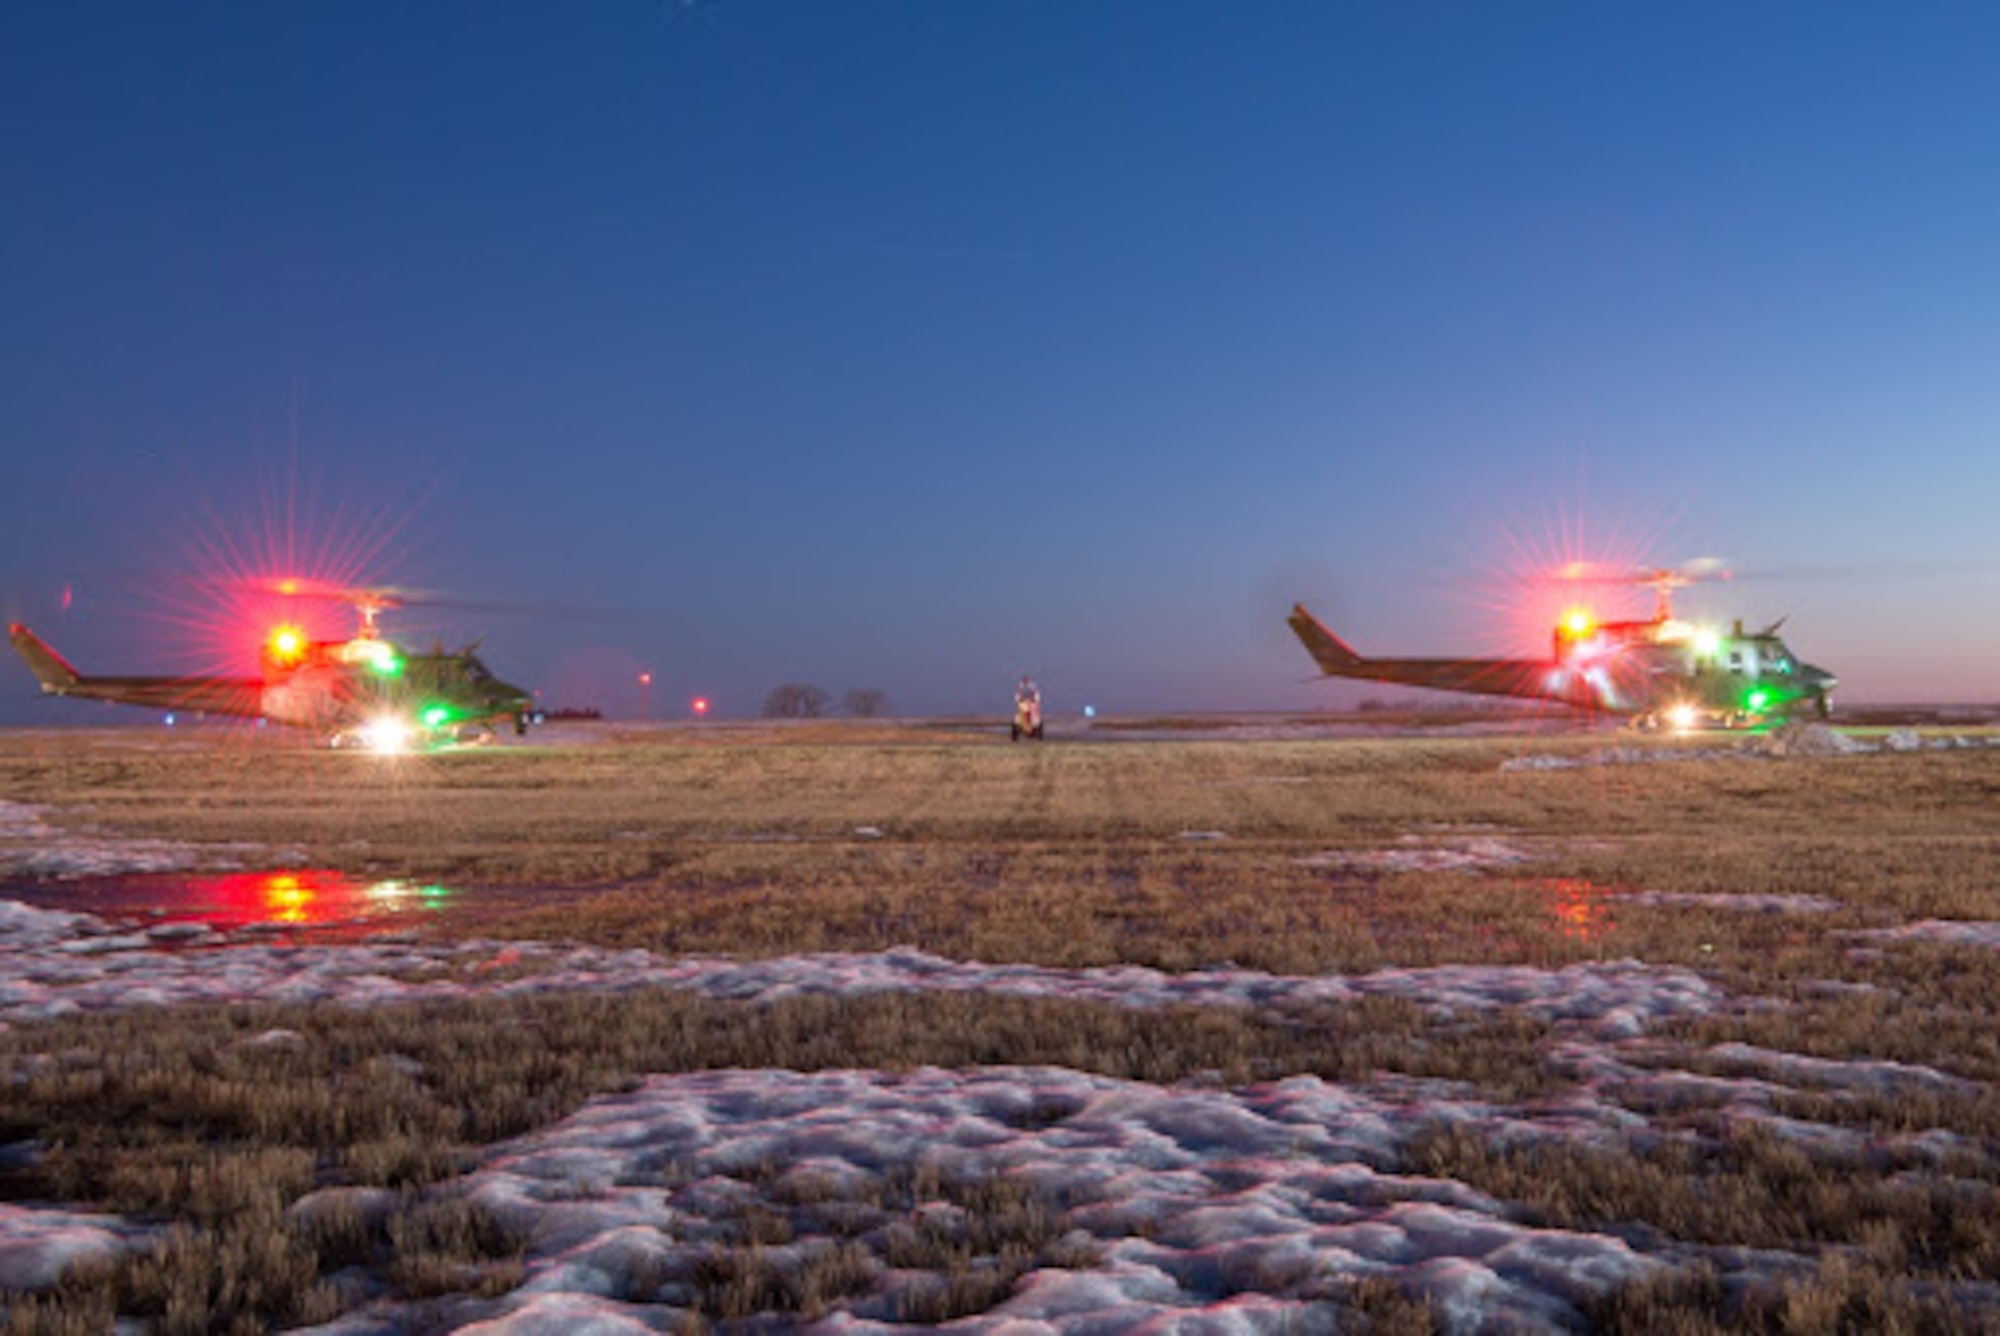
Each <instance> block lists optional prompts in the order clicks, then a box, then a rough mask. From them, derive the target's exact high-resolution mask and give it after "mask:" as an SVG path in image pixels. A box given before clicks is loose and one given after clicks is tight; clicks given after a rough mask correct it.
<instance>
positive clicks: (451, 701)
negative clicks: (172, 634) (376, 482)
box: [7, 580, 540, 752]
mask: <svg viewBox="0 0 2000 1336" xmlns="http://www.w3.org/2000/svg"><path fill="white" fill-rule="evenodd" d="M269 588H270V590H271V591H272V592H276V593H279V594H283V595H285V596H288V597H293V596H297V597H308V598H329V599H336V600H338V601H341V602H345V603H347V604H348V605H349V606H351V607H352V608H353V609H354V610H355V613H356V615H357V617H358V618H359V620H360V626H359V628H358V630H357V631H356V633H355V634H354V635H353V636H352V637H351V638H349V639H346V640H314V639H311V638H310V637H308V636H307V635H306V633H305V632H304V631H302V630H301V629H300V628H299V627H298V626H296V625H293V624H291V623H285V624H282V625H279V626H277V627H274V628H273V629H272V631H271V632H270V634H269V635H268V636H267V637H266V638H265V640H264V643H263V646H262V649H261V651H260V653H259V659H260V665H259V666H260V668H261V670H262V671H261V674H260V675H259V676H256V677H223V676H200V675H197V676H180V677H106V676H95V675H86V674H83V673H79V672H78V671H77V670H76V669H75V668H73V667H72V666H70V664H69V662H68V660H66V659H64V658H63V657H62V656H61V655H60V654H58V653H56V651H55V650H54V649H52V648H50V647H49V645H48V643H47V642H45V641H44V640H42V639H41V637H39V636H37V635H36V634H35V633H34V632H33V631H31V630H29V629H28V628H27V627H25V626H23V625H21V624H19V623H13V624H10V625H9V626H8V628H7V632H8V638H9V640H11V641H12V642H13V645H14V649H15V651H16V652H17V653H18V654H20V656H21V658H22V659H23V660H25V661H26V662H27V665H28V667H29V668H30V669H32V670H33V671H34V674H35V677H36V678H37V679H38V680H39V681H40V682H41V684H42V691H43V692H44V693H45V694H47V695H51V696H76V697H79V698H82V699H85V700H102V701H110V702H113V703H116V704H120V705H138V706H145V707H148V708H151V709H157V710H188V711H193V712H196V713H200V714H213V715H225V716H234V717H238V718H249V719H265V720H269V721H271V722H272V723H276V724H285V725H289V726H291V727H295V728H303V729H310V730H312V731H313V732H315V733H317V734H318V735H319V736H320V737H321V738H323V739H324V740H325V741H326V742H327V743H328V745H330V746H334V747H365V748H368V749H369V750H372V751H380V752H394V751H402V750H406V749H408V748H410V747H412V746H425V745H431V744H436V743H443V742H469V741H486V740H489V739H490V738H491V737H492V736H493V731H494V726H495V725H496V724H500V723H508V724H511V725H512V726H513V729H514V731H515V732H516V733H517V734H521V733H526V732H527V731H528V726H529V724H531V723H534V722H536V721H537V720H538V719H539V718H540V712H539V711H537V710H536V709H535V708H534V701H533V697H532V696H531V695H530V694H529V693H528V692H527V691H525V690H523V689H522V688H520V687H517V686H513V685H510V684H509V683H506V682H503V681H501V680H500V679H499V678H497V677H495V676H494V675H493V674H492V672H491V671H490V670H489V669H488V668H487V667H486V665H485V664H484V663H482V662H481V661H480V658H479V655H478V653H477V652H476V651H477V649H478V646H477V644H473V645H468V646H467V647H466V648H465V649H463V650H461V651H459V652H457V653H451V652H448V651H446V650H445V649H444V647H443V646H442V645H439V646H437V647H436V648H435V649H434V650H433V651H432V652H431V653H429V654H412V653H409V652H407V651H406V650H404V649H402V648H400V647H399V646H397V645H395V644H393V643H392V642H390V641H388V640H385V639H384V638H383V637H382V634H381V631H380V628H379V627H378V626H377V618H378V617H379V616H380V615H381V614H382V613H383V612H386V611H389V610H391V609H394V608H399V607H402V606H404V605H405V602H406V597H405V595H403V594H402V593H400V592H398V591H396V590H390V589H339V588H331V587H322V586H318V585H315V584H313V583H311V582H306V581H297V580H282V581H273V582H270V584H269Z"/></svg>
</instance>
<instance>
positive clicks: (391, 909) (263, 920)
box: [158, 868, 451, 929]
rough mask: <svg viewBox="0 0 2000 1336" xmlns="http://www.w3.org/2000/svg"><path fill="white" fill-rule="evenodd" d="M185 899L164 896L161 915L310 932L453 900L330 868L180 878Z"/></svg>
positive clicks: (440, 890) (435, 890)
mask: <svg viewBox="0 0 2000 1336" xmlns="http://www.w3.org/2000/svg"><path fill="white" fill-rule="evenodd" d="M176 880H177V881H180V882H181V883H182V884H181V885H180V886H179V887H176V888H174V889H178V890H179V891H180V894H178V895H175V894H171V893H164V892H166V891H167V889H168V888H166V887H162V888H161V890H162V892H163V894H162V895H161V901H162V903H161V904H160V905H159V906H158V908H159V910H160V912H162V913H163V914H164V915H166V916H167V917H170V918H177V919H188V920H195V921H199V922H203V923H207V924H208V925H210V926H211V927H214V928H219V929H228V928H241V927H250V926H256V925H265V926H271V927H311V926H316V925H322V924H330V923H351V922H355V921H357V920H361V919H376V918H381V917H382V916H384V915H387V914H399V913H403V912H405V911H409V910H417V909H436V908H438V907H439V906H440V905H442V904H443V903H444V902H445V901H446V900H448V899H449V898H450V896H451V892H449V891H447V890H446V889H445V888H444V887H442V886H430V885H422V884H419V883H417V882H412V881H401V880H395V879H389V880H375V881H369V880H363V879H361V878H358V877H351V876H349V875H348V874H347V873H345V872H336V871H333V870H331V869H328V868H294V869H289V870H287V871H283V872H237V873H225V874H222V875H219V876H212V877H189V878H185V879H176Z"/></svg>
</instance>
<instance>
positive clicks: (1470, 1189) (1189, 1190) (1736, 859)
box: [0, 715, 2000, 1332]
mask: <svg viewBox="0 0 2000 1336" xmlns="http://www.w3.org/2000/svg"><path fill="white" fill-rule="evenodd" d="M1992 740H1993V739H1992V737H1991V736H1990V730H1988V729H1986V728H1984V727H1983V726H1978V725H1974V724H1970V723H1962V722H1954V723H1949V724H1943V725H1938V724H1933V725H1931V726H1929V727H1925V728H1922V729H1910V728H1907V727H1903V726H1902V725H1901V723H1900V722H1899V721H1893V720H1890V721H1884V722H1883V723H1882V726H1881V727H1879V728H1875V729H1872V730H1860V731H1857V732H1856V733H1852V734H1836V733H1832V732H1830V731H1826V730H1818V731H1811V732H1806V733H1791V734H1783V735H1764V736H1756V737H1736V736H1733V735H1731V736H1704V737H1696V738H1687V739H1672V738H1639V737H1635V736H1632V735H1629V734H1625V733H1614V732H1605V731H1571V730H1561V729H1549V730H1545V731H1530V732H1522V731H1518V730H1517V729H1511V728H1505V727H1498V728H1497V727H1496V726H1495V725H1494V724H1493V723H1492V721H1491V720H1490V719H1487V718H1485V717H1482V716H1478V715H1474V716H1471V717H1466V718H1451V719H1444V720H1439V719H1435V718H1433V719H1425V720H1409V719H1391V718H1374V719H1350V720H1343V721H1325V720H1310V719H1308V720H1240V719H1235V720H1206V719H1174V720H1154V721H1144V722H1143V723H1134V724H1129V725H1127V726H1123V727H1104V728H1094V729H1090V730H1088V731H1087V732H1084V731H1081V730H1078V731H1076V732H1073V733H1071V734H1069V735H1067V736H1057V737H1055V738H1052V739H1051V740H1050V741H1049V742H1047V743H1044V744H1039V745H1035V744H1020V745H1013V744H1010V743H1008V741H1007V740H1006V736H1005V734H1004V732H998V731H996V730H994V729H992V728H991V727H990V726H981V725H976V724H972V723H953V722H943V723H935V724H918V723H900V722H884V723H879V724H871V723H861V722H856V723H851V724H850V723H832V724H801V725H796V726H768V725H755V726H751V725H744V726H722V725H705V726H702V727H699V728H694V727H687V728H666V727H657V728H632V729H622V728H618V727H615V726H595V727H592V726H580V725H579V726H565V728H559V729H552V730H550V731H549V732H548V733H545V734H543V735H541V736H540V737H539V738H538V739H536V740H535V741H534V742H533V743H532V745H525V746H524V745H516V744H512V743H502V744H499V745H495V746H491V747H486V748H474V749H466V750H462V751H454V752H449V753H442V754H436V755H424V756H407V757H398V758H383V757H373V756H366V755H355V754H344V753H328V752H316V751H305V750H301V749H299V748H298V747H297V746H296V745H295V744H290V743H288V742H287V741H286V740H284V739H279V738H274V737H271V736H268V735H265V734H261V733H255V732H248V731H242V732H226V731H218V732H214V733H208V732H198V733H194V734H188V735H166V734H163V733H161V732H160V731H158V730H150V731H141V730H74V731H70V730H21V731H16V732H13V733H8V734H0V881H5V882H7V883H8V885H7V886H6V887H5V888H4V889H0V897H4V898H6V899H9V900H12V901H16V902H20V903H19V904H17V905H16V906H15V907H13V908H12V909H10V910H9V911H8V915H7V916H6V917H4V918H0V1018H4V1019H5V1021H6V1023H7V1025H8V1027H9V1028H8V1029H7V1030H6V1031H5V1032H4V1033H0V1071H4V1076H5V1080H4V1082H0V1123H4V1126H0V1143H4V1149H0V1189H3V1190H4V1198H5V1201H6V1202H8V1203H12V1204H11V1205H4V1206H0V1212H4V1215H0V1280H4V1281H6V1282H8V1283H11V1284H13V1285H15V1286H21V1287H25V1288H23V1289H22V1290H21V1291H19V1292H17V1293H15V1294H14V1295H13V1296H12V1297H11V1298H10V1301H9V1303H8V1307H7V1322H8V1324H9V1329H10V1330H16V1331H35V1330H76V1331H92V1330H101V1329H103V1328H104V1327H105V1326H107V1325H108V1324H109V1321H110V1318H111V1315H112V1314H113V1313H119V1314H124V1315H125V1316H126V1317H127V1318H128V1319H130V1320H132V1321H135V1322H137V1323H139V1324H141V1326H142V1327H144V1326H155V1327H158V1328H159V1329H162V1330H170V1331H202V1330H218V1329H231V1328H232V1327H234V1328H236V1329H242V1330H263V1329H265V1327H266V1326H267V1325H268V1324H271V1323H284V1324H291V1325H296V1324H304V1323H314V1322H319V1323H331V1324H332V1329H333V1330H337V1331H344V1332H374V1331H389V1330H407V1329H411V1328H413V1327H423V1326H426V1325H429V1326H432V1327H444V1326H456V1325H462V1324H466V1323H475V1322H481V1321H485V1322H490V1323H493V1324H494V1325H493V1326H492V1327H491V1328H489V1329H490V1330H496V1331H512V1332H527V1331H543V1330H547V1331H555V1330H577V1329H582V1328H583V1327H585V1326H589V1325H590V1324H595V1326H594V1328H593V1329H597V1330H604V1331H623V1330H630V1331H641V1330H663V1329H681V1328H684V1327H685V1328H698V1327H700V1326H703V1325H706V1324H711V1323H723V1324H727V1323H730V1322H746V1321H750V1322H753V1323H754V1320H755V1319H756V1318H757V1316H758V1315H766V1316H771V1315H776V1316H775V1317H774V1319H773V1320H777V1321H782V1322H790V1321H797V1320H814V1321H818V1322H820V1323H822V1324H824V1326H825V1329H827V1330H837V1331H858V1330H875V1329H883V1328H888V1327H894V1326H898V1325H906V1324H910V1323H919V1322H934V1321H940V1320H945V1319H953V1318H955V1319H959V1320H961V1321H963V1322H965V1323H967V1324H969V1326H968V1329H982V1328H980V1324H981V1323H988V1324H997V1323H1001V1322H1003V1321H1006V1320H1009V1319H1011V1320H1013V1321H1016V1322H1021V1323H1027V1324H1029V1325H1028V1326H1025V1327H1021V1328H1017V1329H1022V1330H1048V1331H1061V1330H1072V1329H1074V1330H1084V1329H1090V1330H1103V1329H1106V1328H1107V1327H1111V1328H1116V1327H1119V1326H1125V1325H1136V1324H1137V1323H1139V1322H1142V1321H1143V1322H1148V1323H1152V1324H1154V1325H1155V1327H1160V1328H1166V1327H1171V1326H1173V1325H1174V1324H1175V1323H1177V1322H1178V1323H1186V1324H1194V1325H1204V1329H1214V1330H1279V1329H1286V1330H1291V1329H1317V1328H1324V1329H1329V1330H1331V1329H1354V1328H1355V1326H1356V1325H1357V1324H1359V1325H1360V1326H1361V1328H1362V1329H1373V1330H1380V1331H1423V1330H1431V1329H1433V1328H1440V1327H1441V1328H1443V1329H1447V1330H1454V1331H1457V1330H1465V1331H1479V1330H1489V1329H1491V1330H1522V1329H1525V1330H1542V1329H1549V1330H1563V1329H1592V1330H1608V1331H1609V1330H1631V1331H1658V1330H1684V1331H1704V1330H1766V1331H1802V1332H1803V1331H1834V1330H1863V1329H1867V1330H1877V1329H1880V1330H1890V1329H1900V1330H1909V1331H1922V1330H1939V1331H1957V1330H1993V1329H1995V1327H1996V1326H2000V1149H1996V1148H2000V1096H1997V1095H1996V1093H1995V1092H1996V1090H2000V922H1996V920H2000V815H1996V813H2000V806H1996V798H2000V748H1995V747H1993V746H1991V745H1989V744H1990V743H1991V741H1992ZM131 874H143V875H140V876H138V877H137V879H132V875H131ZM217 888H222V889H220V890H218V889H217ZM76 911H84V912H85V913H87V914H88V915H89V916H88V917H77V916H76ZM58 1272H60V1273H62V1274H61V1279H60V1280H58V1279H57V1273H58ZM1343 1324H1346V1325H1345V1326H1343Z"/></svg>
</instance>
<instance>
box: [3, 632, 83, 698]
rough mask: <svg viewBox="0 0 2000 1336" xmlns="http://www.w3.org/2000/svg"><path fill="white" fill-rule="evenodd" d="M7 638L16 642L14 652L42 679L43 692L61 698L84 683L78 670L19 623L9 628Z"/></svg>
mask: <svg viewBox="0 0 2000 1336" xmlns="http://www.w3.org/2000/svg"><path fill="white" fill-rule="evenodd" d="M7 638H8V639H9V640H11V641H13V642H14V650H15V652H16V653H18V654H19V655H20V656H21V657H22V658H23V659H25V660H27V663H28V667H30V668H32V669H34V670H35V676H36V677H38V678H40V679H41V683H42V690H43V691H46V692H48V693H49V694H50V695H53V696H60V695H62V694H63V693H64V692H66V691H68V690H69V689H70V688H72V687H74V686H76V685H77V684H78V683H79V682H81V681H83V677H82V675H81V674H79V673H78V672H77V671H76V669H74V668H72V667H70V666H69V661H68V660H67V659H65V658H63V656H62V655H60V654H58V653H56V652H55V651H54V650H52V649H50V648H49V647H48V646H47V645H45V644H43V643H42V640H41V637H39V636H37V635H36V634H35V633H34V632H33V631H30V630H29V629H28V628H27V627H25V626H22V625H21V624H20V623H19V622H15V623H12V624H10V625H9V626H8V627H7Z"/></svg>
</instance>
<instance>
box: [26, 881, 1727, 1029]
mask: <svg viewBox="0 0 2000 1336" xmlns="http://www.w3.org/2000/svg"><path fill="white" fill-rule="evenodd" d="M206 940H207V939H205V941H206ZM214 941H215V942H216V944H215V945H206V944H198V945H195V946H183V945H177V946H176V948H175V949H172V950H162V949H158V944H157V943H155V942H153V941H152V940H151V938H150V937H148V936H147V935H145V934H139V933H117V932H115V931H112V930H111V928H110V925H108V924H106V923H105V922H104V921H102V920H100V919H96V918H93V917H91V916H90V915H86V914H64V913H61V912H58V911H51V910H39V909H32V908H30V907H28V906H26V905H20V904H16V903H13V902H11V901H0V1019H6V1020H25V1019H32V1018H35V1017H42V1016H52V1015H63V1014H67V1013H69V1012H73V1011H78V1010H82V1011H110V1010H116V1009H119V1008H122V1007H128V1006H131V1005H134V1004H135V1003H136V1002H139V1001H141V1000H143V1001H144V1002H145V1003H146V1004H148V1005H163V1006H164V1005H174V1004H179V1003H191V1002H203V1003H212V1002H238V1001H277V1002H319V1001H338V1002H342V1003H345V1004H347V1005H350V1006H368V1005H373V1004H377V1003H384V1002H400V1001H414V1000H418V999H423V998H438V997H464V996H473V995H502V996H511V995H520V994H530V993H543V992H569V991H611V992H624V991H631V990H633V989H639V988H678V989H684V990H687V991H690V992H697V993H701V994H703V995H704V996H708V997H714V998H725V999H733V1000H738V1001H760V1002H767V1001H775V1000H777V999H780V998H785V997H795V996H803V995H820V996H858V995H865V994H870V993H884V992H920V991H934V992H954V993H982V994H988V995H1001V996H1009V997H1060V998H1076V999H1083V1000H1095V1001H1102V1002H1110V1003H1114V1004H1117V1005H1120V1006H1131V1007H1168V1006H1182V1005H1188V1006H1235V1007H1249V1008H1271V1007H1279V1006H1284V1005H1286V1004H1290V1003H1314V1002H1345V1001H1352V1000H1354V999H1356V998H1359V997H1364V996H1395V997H1406V998H1408V999H1410V1000H1411V1001H1413V1002H1416V1003H1417V1004H1418V1005H1420V1006H1424V1007H1427V1008H1429V1009H1431V1010H1433V1011H1435V1012H1438V1013H1440V1014H1455V1013H1464V1012H1477V1011H1480V1010H1484V1009H1489V1008H1492V1007H1518V1008H1520V1009H1522V1010H1524V1011H1526V1012H1527V1013H1529V1014H1530V1015H1535V1016H1540V1017H1544V1018H1546V1019H1550V1020H1564V1021H1577V1022H1582V1023H1592V1022H1600V1021H1605V1020H1606V1019H1607V1018H1613V1023H1614V1024H1615V1025H1616V1026H1617V1027H1618V1028H1620V1029H1623V1030H1630V1029H1632V1028H1633V1026H1635V1025H1636V1026H1638V1027H1639V1028H1644V1027H1645V1026H1648V1025H1651V1024H1653V1023H1655V1022H1657V1021H1659V1020H1663V1019H1668V1018H1672V1017H1677V1016H1685V1015H1693V1014H1704V1013H1706V1012H1709V1011H1712V1010H1714V1009H1715V1008H1716V1007H1717V1006H1719V1005H1720V1004H1721V1001H1722V994H1721V993H1720V991H1719V990H1717V989H1716V988H1715V987H1714V986H1713V985H1711V984H1710V983H1708V982H1707V981H1706V980H1704V979H1703V978H1702V977H1701V976H1700V975H1698V974H1695V973H1694V972H1692V971H1690V970H1685V969H1679V968H1674V967H1654V966H1647V965H1641V964H1639V963H1637V962H1634V961H1629V960H1628V961H1610V962H1588V963H1583V964H1576V965H1569V966H1566V967H1564V968H1562V969H1559V970H1546V969H1538V968H1534V967H1529V966H1507V965H1444V966H1430V967H1425V968H1418V969H1388V970H1379V971H1377V972H1375V973H1373V974H1365V975H1333V974H1328V975H1274V974H1266V973H1264V972H1262V971H1259V970H1244V969H1236V968H1233V967H1222V968H1212V969H1203V970H1196V971H1192V972H1189V973H1185V974H1170V973H1167V972H1164V971H1161V970H1155V969H1149V968H1146V967H1143V966H1130V965H1127V966H1106V967H1098V968H1091V969H1052V968H1045V967H1042V966H1036V965H1005V964H1003V965H994V964H986V963H983V962H979V961H953V960H946V959H944V958H942V957H939V956H933V955H928V954H926V953H924V952H921V951H915V950H910V949H902V950H894V951H880V952H871V953H866V954H852V953H837V952H828V953H821V954H812V955H800V956H786V957H779V958H774V959H770V960H735V959H729V958H723V957H702V956H692V957H683V958H679V959H673V958H667V957H662V956H657V955H655V954H653V953H652V952H649V951H644V950H637V949H633V950H608V949H602V948H596V947H563V946H556V945H551V944H548V943H541V942H482V941H469V942H461V943H451V944H423V943H418V942H412V941H407V940H403V941H375V942H369V943H363V944H353V945H309V946H290V945H280V944H275V943H268V942H261V941H256V940H246V939H244V938H240V937H239V938H231V939H221V938H217V939H214ZM521 967H526V968H527V969H528V970H530V971H531V972H529V973H526V974H518V973H517V972H516V971H517V970H518V969H519V968H521ZM496 971H500V972H502V977H500V978H498V979H492V980H489V979H487V978H484V977H482V976H484V975H488V974H492V973H495V972H496Z"/></svg>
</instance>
